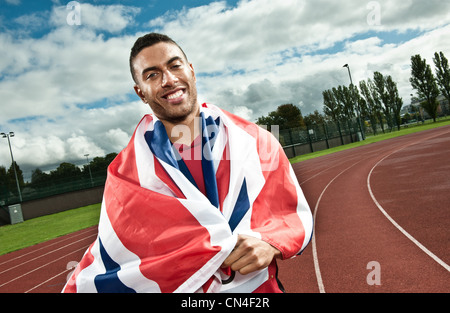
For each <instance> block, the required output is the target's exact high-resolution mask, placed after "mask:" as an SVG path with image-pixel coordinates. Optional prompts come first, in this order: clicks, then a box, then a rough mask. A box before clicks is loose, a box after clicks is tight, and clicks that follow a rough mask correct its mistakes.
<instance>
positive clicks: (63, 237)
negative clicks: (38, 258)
mask: <svg viewBox="0 0 450 313" xmlns="http://www.w3.org/2000/svg"><path fill="white" fill-rule="evenodd" d="M93 231H95V233H96V232H97V229H96V228H95V229H85V231H79V233H76V234H74V235H73V236H71V235H72V234H73V233H72V234H67V235H63V236H61V237H59V238H61V239H62V240H58V241H55V242H53V243H51V244H49V245H45V246H44V247H40V248H38V249H34V250H33V251H30V252H27V253H24V254H21V255H19V256H16V257H15V258H12V259H9V260H7V261H4V262H2V263H0V266H1V265H3V264H6V263H9V262H12V261H15V260H17V259H20V258H23V257H24V256H27V255H29V254H32V253H35V252H38V251H40V250H42V249H46V248H48V247H51V246H54V245H57V244H59V243H61V242H63V241H67V240H71V239H73V238H75V237H78V236H82V235H84V234H86V233H89V232H93ZM51 240H53V239H51ZM24 249H25V248H24ZM0 274H1V273H0Z"/></svg>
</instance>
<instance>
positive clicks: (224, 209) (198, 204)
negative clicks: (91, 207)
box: [63, 104, 313, 292]
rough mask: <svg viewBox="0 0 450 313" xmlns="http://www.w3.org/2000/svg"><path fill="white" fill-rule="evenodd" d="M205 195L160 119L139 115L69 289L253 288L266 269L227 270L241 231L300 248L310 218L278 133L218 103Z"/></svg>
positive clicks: (204, 154) (205, 157) (208, 121)
mask: <svg viewBox="0 0 450 313" xmlns="http://www.w3.org/2000/svg"><path fill="white" fill-rule="evenodd" d="M200 111H201V113H200V119H199V125H200V127H201V136H202V144H201V145H200V150H199V151H198V154H195V155H196V156H199V158H201V166H202V170H203V176H204V181H205V187H206V193H202V192H200V191H199V189H198V188H197V186H196V183H195V180H194V179H193V178H192V175H190V173H189V169H188V168H187V166H186V164H185V162H184V161H183V158H181V156H180V154H178V151H177V150H176V149H173V148H172V143H171V142H170V141H169V138H168V135H167V133H166V130H165V128H164V126H163V124H162V123H161V121H159V120H158V119H157V118H156V117H155V116H152V115H146V116H144V118H143V119H142V120H141V122H140V123H139V125H138V126H137V128H136V131H135V133H134V134H133V136H132V138H131V140H130V143H129V144H128V146H127V147H126V148H125V149H124V150H123V151H122V152H121V153H119V155H118V156H117V157H116V159H115V160H114V161H113V162H112V163H111V164H110V166H109V168H108V178H107V181H106V185H105V190H104V196H103V202H102V209H101V215H100V222H99V229H98V230H99V233H98V237H97V239H96V240H95V241H94V243H93V244H92V245H91V246H90V247H89V248H88V250H87V251H86V252H85V254H84V256H83V258H82V260H81V261H80V263H79V264H78V266H77V268H76V269H75V271H74V273H73V274H72V276H71V278H70V279H69V281H68V282H67V284H66V286H65V287H64V289H63V292H252V291H254V290H255V289H256V288H258V287H259V286H260V285H261V284H263V283H264V282H265V281H267V280H268V279H269V277H268V276H269V275H268V269H264V270H261V271H257V272H254V273H251V274H248V275H240V274H239V273H233V275H232V276H228V275H226V274H225V272H224V271H222V270H221V269H220V266H221V264H222V263H223V261H224V260H225V259H226V257H227V256H228V255H229V254H230V253H231V251H232V250H233V248H234V246H235V244H236V240H237V235H238V234H246V235H250V236H254V237H257V238H260V239H262V240H264V241H266V242H268V243H270V244H271V245H273V246H274V247H275V248H277V249H278V250H280V251H281V253H282V255H283V258H291V257H294V256H296V255H297V254H299V253H300V252H301V251H302V250H303V249H304V248H305V247H306V245H307V244H308V242H309V240H310V238H311V235H312V223H313V221H312V216H311V212H310V209H309V206H308V204H307V202H306V199H305V197H304V195H303V192H302V190H301V189H300V186H299V184H298V182H297V179H296V177H295V175H294V172H293V170H292V167H291V165H290V164H289V161H288V160H287V158H286V156H285V154H284V152H283V150H282V148H281V146H280V144H279V143H278V141H277V140H276V139H275V137H274V136H272V134H270V133H269V132H267V131H265V130H263V129H262V128H260V127H258V126H257V125H255V124H253V123H250V122H247V121H245V120H243V119H241V118H239V117H237V116H235V115H232V114H230V113H228V112H225V111H223V110H221V109H219V108H217V107H216V106H213V105H210V104H203V105H202V106H201V110H200Z"/></svg>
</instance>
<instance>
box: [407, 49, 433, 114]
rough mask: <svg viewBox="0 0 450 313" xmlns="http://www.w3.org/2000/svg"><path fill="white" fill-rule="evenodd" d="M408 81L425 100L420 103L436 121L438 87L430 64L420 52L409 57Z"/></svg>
mask: <svg viewBox="0 0 450 313" xmlns="http://www.w3.org/2000/svg"><path fill="white" fill-rule="evenodd" d="M409 81H410V82H411V86H412V87H413V88H414V89H415V90H416V92H417V95H418V96H419V98H420V99H424V100H425V101H424V102H422V104H421V105H422V107H423V109H424V110H425V111H426V112H427V113H428V114H429V115H430V116H431V117H432V118H433V121H434V122H436V117H437V108H438V106H439V103H438V102H437V97H438V96H439V88H438V85H437V83H436V79H435V77H434V75H433V72H432V71H431V67H430V65H428V64H427V61H426V60H425V59H422V57H421V56H420V54H416V55H414V56H412V57H411V78H410V79H409Z"/></svg>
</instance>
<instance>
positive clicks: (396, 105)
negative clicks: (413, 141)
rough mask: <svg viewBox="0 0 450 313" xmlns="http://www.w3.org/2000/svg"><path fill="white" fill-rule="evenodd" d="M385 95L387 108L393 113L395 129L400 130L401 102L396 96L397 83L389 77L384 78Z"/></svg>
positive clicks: (397, 95)
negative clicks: (387, 103)
mask: <svg viewBox="0 0 450 313" xmlns="http://www.w3.org/2000/svg"><path fill="white" fill-rule="evenodd" d="M385 84H386V94H387V99H388V102H389V107H390V108H391V109H392V111H393V113H394V120H395V122H396V124H397V129H398V130H400V125H401V124H402V118H401V116H400V111H401V110H402V106H403V100H402V98H400V96H399V94H398V88H397V83H396V82H394V81H393V80H392V77H391V75H389V76H388V77H386V80H385Z"/></svg>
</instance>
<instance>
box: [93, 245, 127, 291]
mask: <svg viewBox="0 0 450 313" xmlns="http://www.w3.org/2000/svg"><path fill="white" fill-rule="evenodd" d="M98 243H99V246H100V255H101V257H102V261H103V265H104V266H105V269H106V273H104V274H100V275H97V276H95V279H94V283H95V287H96V288H97V291H98V292H104V293H107V292H121V293H135V291H134V289H131V288H129V287H127V286H125V285H124V284H123V283H122V282H121V281H120V279H119V276H118V275H117V272H118V271H119V270H120V265H119V264H117V263H116V262H114V260H113V259H111V257H110V256H109V254H108V253H107V252H106V250H105V247H104V246H103V244H102V241H101V239H100V237H99V238H98Z"/></svg>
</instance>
